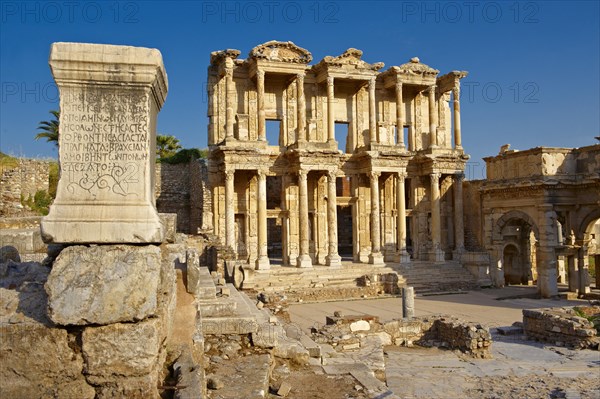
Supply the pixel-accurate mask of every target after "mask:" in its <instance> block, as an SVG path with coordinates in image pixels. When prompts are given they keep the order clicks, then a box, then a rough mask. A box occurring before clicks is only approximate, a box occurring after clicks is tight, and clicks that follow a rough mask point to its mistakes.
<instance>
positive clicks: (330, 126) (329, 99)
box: [327, 76, 335, 142]
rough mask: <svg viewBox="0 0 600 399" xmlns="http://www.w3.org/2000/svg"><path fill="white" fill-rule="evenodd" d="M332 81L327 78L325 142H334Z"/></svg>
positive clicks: (329, 77) (330, 78)
mask: <svg viewBox="0 0 600 399" xmlns="http://www.w3.org/2000/svg"><path fill="white" fill-rule="evenodd" d="M333 82H334V79H333V77H331V76H328V77H327V141H328V142H334V141H335V117H334V113H333V104H334V101H335V98H334V93H335V92H334V87H333Z"/></svg>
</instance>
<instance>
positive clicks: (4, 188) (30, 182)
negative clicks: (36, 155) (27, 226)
mask: <svg viewBox="0 0 600 399" xmlns="http://www.w3.org/2000/svg"><path fill="white" fill-rule="evenodd" d="M18 161H19V164H18V166H15V167H13V168H7V169H5V170H2V175H1V176H0V216H3V217H4V216H17V215H22V214H23V213H27V212H26V211H24V210H23V208H22V205H21V196H23V197H24V198H28V197H29V196H31V197H33V196H34V195H35V193H36V191H38V190H45V191H48V175H49V168H50V161H41V160H37V159H26V158H19V160H18Z"/></svg>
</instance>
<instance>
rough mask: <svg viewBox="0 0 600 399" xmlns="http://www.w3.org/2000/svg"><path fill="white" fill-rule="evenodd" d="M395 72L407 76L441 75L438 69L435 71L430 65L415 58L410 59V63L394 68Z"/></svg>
mask: <svg viewBox="0 0 600 399" xmlns="http://www.w3.org/2000/svg"><path fill="white" fill-rule="evenodd" d="M394 70H396V72H398V73H402V74H406V75H424V76H436V75H437V74H438V73H440V71H438V70H437V69H433V68H432V67H430V66H429V65H426V64H423V63H422V62H421V61H420V60H419V58H418V57H413V58H411V59H410V62H407V63H406V64H402V65H400V66H398V67H394Z"/></svg>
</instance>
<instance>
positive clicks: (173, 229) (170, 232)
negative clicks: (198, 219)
mask: <svg viewBox="0 0 600 399" xmlns="http://www.w3.org/2000/svg"><path fill="white" fill-rule="evenodd" d="M158 217H160V221H161V223H162V224H163V226H164V229H165V241H166V242H168V243H174V242H175V237H176V235H177V214H176V213H159V214H158Z"/></svg>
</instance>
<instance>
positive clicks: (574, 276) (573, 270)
mask: <svg viewBox="0 0 600 399" xmlns="http://www.w3.org/2000/svg"><path fill="white" fill-rule="evenodd" d="M578 262H579V260H578V259H577V257H576V256H575V255H568V256H567V267H568V279H569V291H571V292H577V291H578V290H579V268H578Z"/></svg>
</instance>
